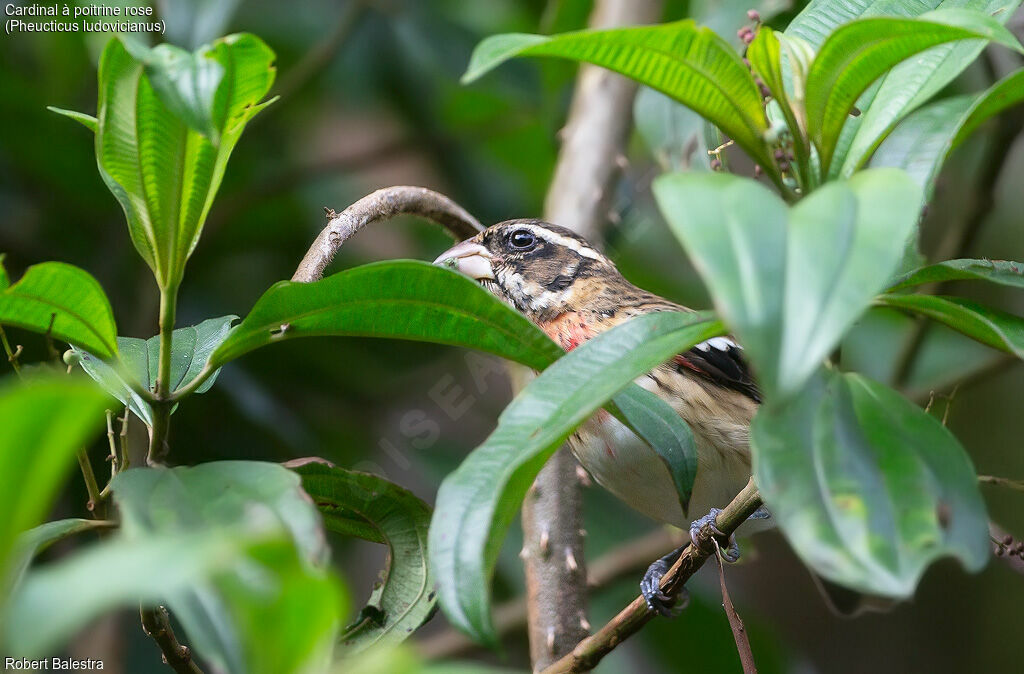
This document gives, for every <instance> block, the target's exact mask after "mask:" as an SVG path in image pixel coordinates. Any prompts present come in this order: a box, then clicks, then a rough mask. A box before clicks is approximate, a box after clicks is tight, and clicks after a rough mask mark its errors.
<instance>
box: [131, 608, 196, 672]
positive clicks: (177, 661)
mask: <svg viewBox="0 0 1024 674" xmlns="http://www.w3.org/2000/svg"><path fill="white" fill-rule="evenodd" d="M139 613H140V616H141V617H142V631H144V632H145V633H146V634H147V635H149V636H150V637H152V638H153V641H155V642H156V645H157V646H159V647H160V652H161V653H163V660H164V662H165V663H166V664H167V665H168V666H169V667H170V668H171V669H173V670H174V671H175V672H178V674H203V670H201V669H199V666H198V665H196V663H195V661H194V660H192V650H191V649H190V648H189V647H188V646H185V645H183V644H182V643H180V642H179V641H178V639H177V637H175V636H174V630H173V629H171V619H170V616H169V615H168V614H167V609H165V608H164V607H163V606H157V607H156V608H146V607H142V608H141V609H140V611H139Z"/></svg>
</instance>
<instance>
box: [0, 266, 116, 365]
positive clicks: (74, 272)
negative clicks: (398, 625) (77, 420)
mask: <svg viewBox="0 0 1024 674" xmlns="http://www.w3.org/2000/svg"><path fill="white" fill-rule="evenodd" d="M4 276H5V277H6V274H4ZM0 323H2V324H9V325H16V326H18V327H19V328H24V329H26V330H32V331H35V332H41V333H47V332H48V333H49V334H50V335H51V336H53V337H56V338H57V339H62V340H64V341H66V342H70V343H71V344H74V345H75V346H80V347H82V348H83V349H86V350H87V351H90V352H92V353H94V354H96V355H97V356H98V357H100V358H104V359H109V358H113V357H114V356H115V355H117V339H116V337H117V326H116V325H115V324H114V310H113V309H111V308H110V300H108V299H107V295H106V294H105V293H104V292H103V288H101V287H100V284H99V282H98V281H96V279H94V278H93V277H92V276H91V275H90V274H89V273H88V272H86V271H84V270H82V269H79V268H78V267H75V266H72V265H70V264H64V263H63V262H44V263H42V264H37V265H32V266H31V267H29V268H28V269H27V270H26V271H25V275H24V276H22V277H21V280H19V281H18V282H17V283H15V284H14V285H12V286H9V287H7V288H6V289H4V290H2V291H0Z"/></svg>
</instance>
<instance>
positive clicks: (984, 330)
mask: <svg viewBox="0 0 1024 674" xmlns="http://www.w3.org/2000/svg"><path fill="white" fill-rule="evenodd" d="M877 302H878V303H879V304H880V305H882V306H886V307H892V308H894V309H902V310H904V311H910V312H913V313H916V314H920V315H922V316H927V317H928V318H931V319H932V320H935V321H939V322H940V323H944V324H945V325H948V326H949V327H951V328H953V329H954V330H956V331H957V332H961V333H963V334H965V335H967V336H968V337H970V338H971V339H973V340H975V341H978V342H981V343H982V344H987V345H989V346H991V347H992V348H994V349H999V350H1000V351H1005V352H1007V353H1011V354H1013V355H1015V356H1017V357H1018V358H1024V318H1021V317H1020V316H1014V315H1013V314H1009V313H1006V312H1005V311H1000V310H998V309H992V308H990V307H986V306H983V305H981V304H978V303H977V302H972V301H970V300H965V299H963V298H960V297H936V296H935V295H881V296H880V297H879V298H878V299H877Z"/></svg>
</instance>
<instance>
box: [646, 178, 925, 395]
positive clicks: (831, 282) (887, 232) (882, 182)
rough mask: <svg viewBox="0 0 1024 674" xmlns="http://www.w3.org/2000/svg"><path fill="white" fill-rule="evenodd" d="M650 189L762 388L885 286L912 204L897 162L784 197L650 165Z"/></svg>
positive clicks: (914, 199) (841, 328)
mask: <svg viewBox="0 0 1024 674" xmlns="http://www.w3.org/2000/svg"><path fill="white" fill-rule="evenodd" d="M654 194H655V197H656V198H657V200H658V205H659V206H660V208H661V211H662V213H663V214H664V215H665V217H666V219H667V220H668V222H669V225H670V226H671V227H672V229H673V231H674V232H675V233H676V236H678V237H679V239H680V241H682V243H683V245H684V246H685V248H686V250H687V252H688V253H689V255H690V258H691V259H692V260H693V262H694V265H695V266H696V268H697V270H698V271H699V272H700V274H701V276H702V277H703V278H704V281H705V283H706V284H707V285H708V289H709V290H710V291H711V295H712V297H713V298H714V301H715V307H716V308H717V310H718V312H719V314H720V315H721V316H722V317H723V319H724V320H725V322H726V324H727V325H729V326H730V328H731V329H732V330H734V331H735V333H736V335H737V336H738V337H739V338H740V341H741V342H742V343H743V346H744V349H745V350H746V353H747V354H748V356H749V357H750V360H751V362H752V363H753V364H754V366H755V368H756V370H757V372H758V381H759V383H760V385H761V387H762V390H764V391H765V394H766V395H768V396H771V395H776V394H778V395H789V394H792V393H794V392H796V391H797V390H799V389H800V387H801V386H802V385H803V383H804V382H805V381H806V379H807V378H808V377H809V376H810V375H811V374H812V373H813V372H814V371H815V370H816V369H817V368H818V366H819V365H820V364H821V361H822V360H823V359H824V358H826V357H827V356H828V355H829V354H830V353H831V351H832V350H833V349H834V348H835V346H836V345H837V344H838V343H839V340H840V339H841V338H842V336H843V334H844V333H845V332H846V330H847V329H848V328H849V327H850V326H851V325H852V323H853V321H854V320H856V319H857V317H858V316H859V315H860V314H861V313H862V312H863V311H864V310H865V309H867V308H868V306H870V304H871V300H872V298H873V297H874V296H875V294H876V293H878V292H879V291H880V290H882V289H883V288H884V287H885V284H886V282H887V281H888V280H889V278H891V276H892V274H893V272H894V271H895V270H896V268H897V265H898V264H899V262H900V259H901V258H902V255H903V249H904V247H905V244H906V241H907V240H908V238H909V237H910V236H911V233H912V232H913V230H914V226H915V224H916V222H917V218H918V213H919V212H920V204H921V193H920V188H918V187H917V186H916V185H914V183H913V182H912V181H911V180H910V179H909V178H908V177H907V176H906V174H904V173H903V172H902V171H896V170H882V169H875V170H871V171H864V172H861V173H859V174H857V175H856V176H854V177H853V178H852V179H850V180H848V181H845V182H834V183H829V184H827V185H825V186H824V187H822V188H820V189H818V190H816V191H815V192H813V193H812V194H810V195H809V196H807V197H806V198H804V199H803V200H802V201H801V202H800V203H799V204H797V205H796V206H794V207H792V208H790V209H787V207H786V205H785V203H783V201H782V200H781V199H780V198H779V197H778V196H776V195H775V194H773V193H772V192H770V191H769V190H768V189H767V188H766V187H764V186H762V185H760V184H758V183H757V182H755V181H752V180H749V179H745V178H740V177H737V176H733V175H726V174H684V173H674V174H667V175H664V176H661V177H659V178H658V179H656V180H655V183H654Z"/></svg>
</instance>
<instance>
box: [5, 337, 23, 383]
mask: <svg viewBox="0 0 1024 674" xmlns="http://www.w3.org/2000/svg"><path fill="white" fill-rule="evenodd" d="M0 342H3V345H4V353H6V354H7V362H8V363H10V364H11V367H12V368H14V374H16V375H18V377H21V364H20V363H19V362H18V357H19V356H20V355H21V344H19V345H18V348H17V349H15V350H13V351H12V350H11V343H10V342H8V341H7V333H6V332H4V329H3V326H0Z"/></svg>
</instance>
